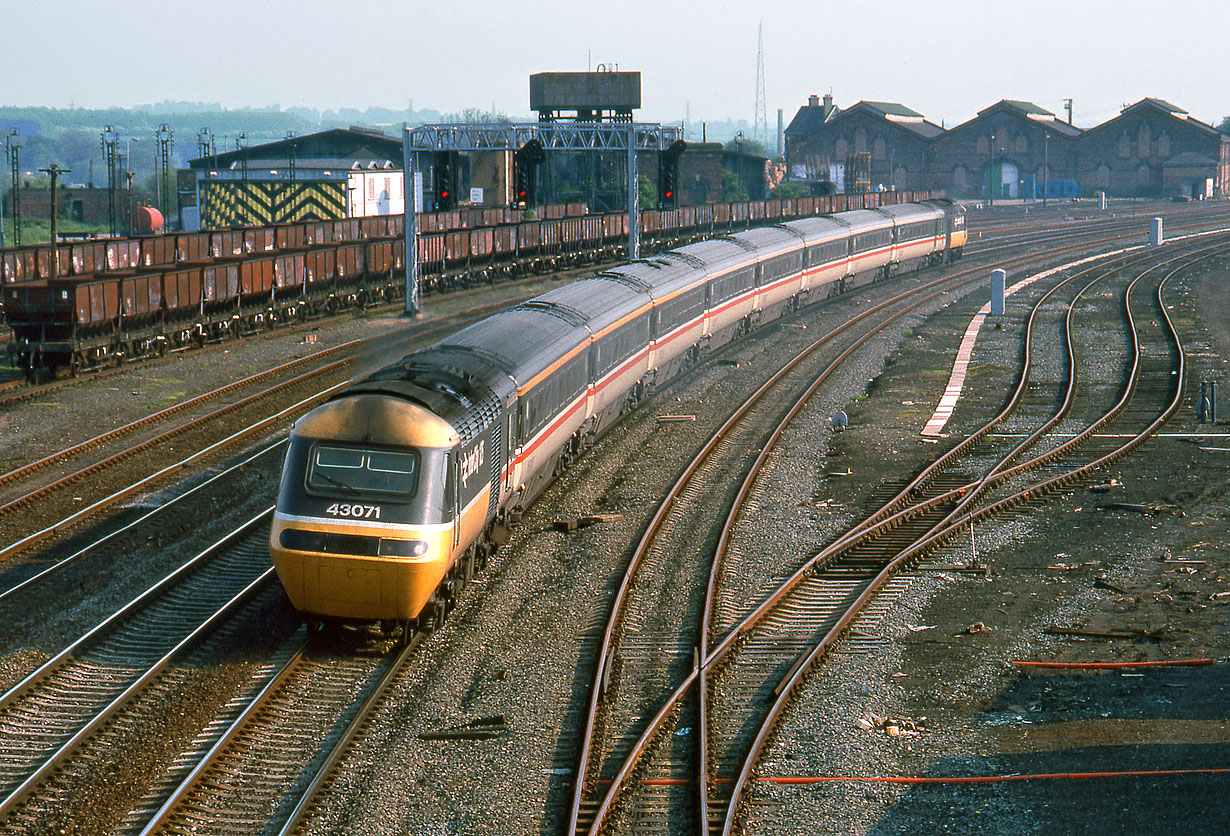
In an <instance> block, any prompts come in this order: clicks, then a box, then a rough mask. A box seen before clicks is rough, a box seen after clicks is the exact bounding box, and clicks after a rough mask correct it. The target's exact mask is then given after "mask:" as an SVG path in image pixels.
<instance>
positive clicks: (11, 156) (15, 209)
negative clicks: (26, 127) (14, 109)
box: [4, 128, 21, 247]
mask: <svg viewBox="0 0 1230 836" xmlns="http://www.w3.org/2000/svg"><path fill="white" fill-rule="evenodd" d="M4 153H5V156H7V157H8V160H9V165H11V166H12V168H13V195H12V197H11V198H10V202H9V215H10V216H11V217H12V218H13V246H14V247H20V246H21V190H20V189H19V188H18V185H20V180H21V170H20V169H21V166H20V165H19V164H18V161H17V160H18V157H20V156H21V133H20V132H19V131H18V130H17V129H16V128H13V130H12V132H11V133H10V134H9V135H8V136H6V137H5V138H4Z"/></svg>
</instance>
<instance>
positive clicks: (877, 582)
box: [722, 256, 1211, 836]
mask: <svg viewBox="0 0 1230 836" xmlns="http://www.w3.org/2000/svg"><path fill="white" fill-rule="evenodd" d="M1208 257H1211V256H1204V257H1203V258H1208ZM1203 258H1197V259H1195V260H1193V261H1192V262H1190V263H1188V264H1185V265H1182V266H1180V267H1176V268H1175V269H1174V270H1172V271H1171V272H1170V273H1169V274H1167V276H1166V277H1165V278H1163V279H1162V281H1161V282H1159V283H1158V286H1157V292H1156V298H1157V302H1158V308H1159V309H1160V310H1161V312H1162V318H1163V319H1164V321H1165V323H1166V329H1167V330H1168V332H1169V334H1168V336H1169V338H1170V340H1171V343H1172V344H1173V345H1174V346H1175V347H1176V348H1177V359H1178V363H1177V365H1178V369H1177V374H1176V375H1175V385H1174V387H1173V395H1172V397H1171V399H1170V402H1169V403H1168V404H1167V405H1166V407H1165V408H1164V409H1163V410H1162V412H1161V414H1159V415H1158V416H1157V417H1156V418H1155V419H1154V420H1153V421H1152V422H1150V424H1149V425H1148V426H1147V427H1146V428H1145V429H1144V430H1142V431H1141V432H1139V433H1137V434H1136V436H1134V437H1133V438H1132V439H1130V440H1129V441H1127V442H1126V443H1124V444H1122V445H1119V446H1118V447H1117V448H1115V449H1114V450H1113V451H1112V452H1110V453H1107V454H1105V455H1103V456H1101V457H1099V458H1097V459H1095V460H1094V461H1091V462H1086V463H1084V464H1082V465H1080V466H1078V467H1077V468H1075V469H1074V470H1071V471H1069V472H1067V473H1063V474H1059V475H1056V476H1052V477H1050V478H1048V479H1045V480H1043V481H1041V482H1037V483H1034V484H1032V485H1030V486H1028V487H1026V488H1025V489H1023V490H1020V491H1017V492H1016V493H1015V494H1013V495H1011V496H1008V497H1005V498H1003V499H1001V500H999V501H998V502H995V503H993V504H992V505H989V506H986V507H985V508H983V509H980V510H979V511H977V512H974V513H972V514H967V515H965V516H964V517H963V518H961V519H958V520H955V521H951V522H950V523H949V524H948V525H947V526H945V527H944V528H942V529H940V530H932V531H930V532H928V534H927V535H926V536H925V537H924V538H922V539H920V540H918V541H916V542H915V543H914V544H913V545H911V546H910V547H909V548H907V549H906V550H904V551H902V552H901V553H900V554H899V555H898V556H897V557H896V558H894V559H893V560H892V561H891V562H890V563H888V564H887V565H885V566H884V567H883V568H882V569H881V570H880V571H879V573H878V574H877V575H876V577H875V578H873V579H872V580H871V582H870V583H868V585H867V586H866V588H865V590H864V591H863V592H862V594H860V595H859V596H858V598H857V599H856V601H855V602H854V603H853V604H852V605H851V607H850V608H849V610H848V611H847V613H846V614H845V615H843V617H842V618H841V619H839V620H838V622H837V623H836V624H835V625H834V626H833V627H832V629H830V631H829V632H828V633H827V634H826V635H825V636H824V637H823V638H822V639H821V640H820V641H819V642H817V643H816V644H815V645H814V646H813V647H812V649H811V651H810V652H809V653H808V654H807V655H806V656H805V657H804V658H803V659H802V660H801V662H800V664H798V665H797V666H796V667H795V668H794V670H793V671H792V672H791V674H790V676H789V677H788V679H787V680H786V681H784V682H782V683H780V684H779V690H778V697H777V699H776V700H774V702H773V705H772V706H771V707H770V710H769V712H768V713H767V714H766V716H765V718H764V721H763V722H762V724H761V726H760V728H759V730H758V732H757V734H756V737H755V740H754V741H753V744H752V748H751V750H750V751H749V753H748V755H747V757H746V758H745V760H744V763H743V765H742V767H741V768H740V771H739V774H738V777H737V778H736V779H735V781H734V784H733V787H732V793H731V800H730V803H729V806H728V807H727V814H726V817H725V819H724V821H723V823H722V834H723V836H730V834H732V833H733V832H734V828H735V825H736V817H737V811H738V802H739V799H740V797H741V796H742V795H743V793H744V791H745V789H746V787H747V786H748V784H749V781H750V778H751V774H752V772H753V770H754V769H755V766H756V764H757V763H758V761H759V757H760V756H761V754H762V753H763V750H764V748H765V746H766V744H767V741H768V738H769V735H770V734H771V733H772V731H773V729H775V728H776V723H777V720H778V719H779V718H780V717H781V715H782V713H783V712H784V710H785V708H786V706H787V705H788V704H789V702H790V701H791V700H792V699H793V694H794V691H795V689H797V687H798V686H799V684H800V683H801V682H802V680H803V678H804V677H805V676H806V675H807V673H808V672H809V671H810V669H811V667H812V666H813V665H814V664H815V662H816V661H818V660H819V659H821V658H823V657H824V656H825V655H826V654H827V653H828V652H829V650H831V648H832V647H833V645H834V644H836V642H837V641H838V640H839V639H840V638H841V636H842V635H843V634H844V633H845V631H846V630H847V629H848V628H849V626H850V625H851V624H852V623H853V621H854V618H855V617H856V616H857V614H858V613H859V612H861V611H862V609H863V608H864V607H865V606H866V604H867V603H868V602H869V601H870V600H871V599H872V598H873V597H874V596H875V594H876V593H878V592H879V590H880V589H882V588H883V587H884V585H885V584H887V583H888V581H889V580H890V579H891V578H892V577H893V576H894V575H895V574H896V573H897V572H898V570H899V569H900V568H901V567H902V566H904V565H907V564H908V563H909V562H910V561H912V560H914V559H915V558H917V557H920V556H922V555H924V554H926V553H928V552H930V551H931V550H933V549H934V548H936V547H938V546H939V545H940V544H941V543H942V542H943V541H944V540H945V539H947V538H948V537H950V536H952V535H953V534H955V533H957V532H958V531H960V530H962V529H964V528H965V527H966V526H968V525H970V524H972V523H974V522H977V521H980V520H986V519H989V518H991V517H994V516H996V515H997V514H999V513H1000V512H1002V511H1004V510H1006V509H1007V508H1009V507H1013V506H1015V505H1016V504H1019V503H1020V502H1022V501H1024V500H1026V499H1030V498H1034V497H1037V496H1038V495H1040V494H1043V493H1050V492H1052V491H1054V490H1059V489H1062V488H1064V487H1067V486H1069V485H1070V484H1072V482H1073V481H1075V480H1076V479H1078V478H1081V477H1083V476H1086V475H1088V474H1089V473H1091V472H1092V471H1095V470H1097V469H1099V468H1101V467H1103V466H1104V465H1106V464H1108V463H1110V462H1112V461H1115V460H1117V459H1119V458H1122V457H1123V456H1125V455H1127V454H1128V453H1130V452H1131V451H1132V450H1135V449H1136V448H1137V447H1139V446H1140V445H1141V444H1143V443H1144V442H1145V441H1146V440H1148V439H1149V438H1150V437H1152V436H1153V435H1154V434H1155V433H1156V432H1157V430H1158V429H1160V427H1161V426H1162V425H1163V424H1164V423H1166V421H1168V420H1170V418H1171V417H1172V416H1173V415H1174V413H1175V412H1177V411H1178V409H1179V406H1180V405H1181V404H1182V398H1183V390H1184V388H1185V385H1186V383H1185V379H1186V360H1185V356H1184V352H1183V344H1182V340H1181V339H1180V338H1179V334H1178V331H1177V330H1176V329H1175V327H1174V323H1173V321H1172V319H1171V317H1170V315H1169V313H1168V312H1167V311H1166V306H1165V304H1164V302H1163V292H1164V289H1165V286H1166V284H1167V282H1169V280H1170V279H1171V278H1172V277H1173V276H1174V275H1176V274H1177V273H1178V272H1180V271H1181V270H1184V269H1186V268H1187V267H1190V266H1191V264H1192V263H1196V262H1198V261H1201V260H1203ZM1155 267H1156V266H1155ZM1153 269H1155V268H1154V267H1151V268H1150V269H1149V271H1151V270H1153ZM1149 271H1146V272H1149ZM1142 277H1143V274H1142V276H1138V277H1137V278H1136V279H1134V280H1133V281H1132V283H1131V284H1130V285H1129V286H1128V290H1127V292H1126V293H1125V309H1126V314H1127V317H1128V320H1129V322H1130V323H1131V328H1130V332H1131V335H1132V342H1133V356H1134V362H1133V368H1132V374H1131V375H1129V383H1128V385H1126V386H1125V387H1124V390H1125V391H1124V393H1123V396H1122V397H1121V399H1120V401H1119V402H1118V403H1117V404H1116V405H1115V409H1114V412H1115V413H1116V414H1118V412H1119V411H1121V410H1122V408H1123V406H1124V405H1125V403H1126V401H1127V400H1130V399H1131V396H1132V394H1133V393H1134V391H1135V379H1136V374H1135V372H1136V371H1137V369H1138V367H1139V363H1140V343H1139V336H1138V332H1137V328H1136V324H1135V321H1134V318H1133V316H1132V311H1131V292H1132V289H1133V288H1134V287H1135V286H1136V284H1137V283H1138V282H1139V281H1140V279H1141V278H1142ZM1018 467H1019V466H1018Z"/></svg>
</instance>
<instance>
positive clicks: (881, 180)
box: [785, 96, 944, 189]
mask: <svg viewBox="0 0 1230 836" xmlns="http://www.w3.org/2000/svg"><path fill="white" fill-rule="evenodd" d="M943 132H944V130H943V128H941V127H940V126H939V125H936V124H934V123H932V122H928V121H927V120H926V119H925V118H923V115H922V114H921V113H919V112H917V111H915V110H911V109H910V108H908V107H906V106H905V105H902V104H898V103H896V102H869V101H861V102H858V103H857V104H855V105H854V106H852V107H849V108H846V109H845V110H837V109H836V108H835V107H833V105H832V97H831V96H825V103H824V104H823V105H821V104H820V103H819V101H818V97H816V96H812V97H811V99H810V100H809V102H808V105H807V107H805V108H801V109H800V111H799V113H797V114H796V115H795V118H794V119H793V120H791V122H790V127H788V128H787V129H786V131H785V136H786V165H787V168H788V170H789V171H790V172H791V176H792V177H794V176H795V175H796V174H798V173H802V174H803V178H802V179H828V177H831V173H832V172H833V170H834V168H835V167H840V166H843V165H844V164H845V161H846V156H847V155H848V154H852V153H853V154H863V153H867V154H870V155H871V187H872V188H873V189H876V188H879V187H880V186H883V187H884V188H894V187H895V188H898V189H919V188H924V186H923V185H922V184H923V183H924V182H925V181H926V177H927V170H928V167H929V162H930V153H931V141H932V140H934V139H935V138H936V137H937V136H939V135H941V134H942V133H943ZM817 175H824V176H817Z"/></svg>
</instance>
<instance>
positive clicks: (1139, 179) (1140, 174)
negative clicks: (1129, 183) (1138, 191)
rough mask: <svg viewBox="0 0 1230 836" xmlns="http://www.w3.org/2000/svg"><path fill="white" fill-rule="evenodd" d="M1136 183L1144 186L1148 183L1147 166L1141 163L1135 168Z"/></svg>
mask: <svg viewBox="0 0 1230 836" xmlns="http://www.w3.org/2000/svg"><path fill="white" fill-rule="evenodd" d="M1136 185H1138V186H1140V187H1141V188H1144V187H1146V186H1148V185H1149V166H1147V165H1142V166H1141V167H1140V168H1138V169H1136Z"/></svg>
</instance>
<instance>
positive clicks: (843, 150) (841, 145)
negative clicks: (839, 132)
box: [833, 136, 850, 162]
mask: <svg viewBox="0 0 1230 836" xmlns="http://www.w3.org/2000/svg"><path fill="white" fill-rule="evenodd" d="M848 153H850V143H848V142H846V138H845V137H844V136H839V137H837V141H836V142H834V143H833V156H834V157H836V158H837V159H838V160H840V161H842V162H844V161H845V159H846V154H848Z"/></svg>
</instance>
